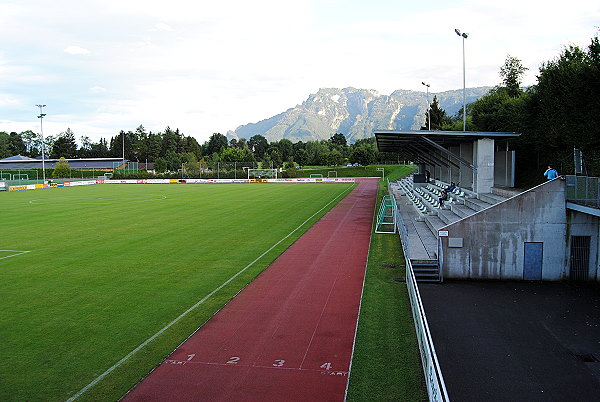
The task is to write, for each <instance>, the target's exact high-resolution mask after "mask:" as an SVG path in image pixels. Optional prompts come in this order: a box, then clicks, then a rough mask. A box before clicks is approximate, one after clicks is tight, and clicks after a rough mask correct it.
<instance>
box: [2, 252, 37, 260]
mask: <svg viewBox="0 0 600 402" xmlns="http://www.w3.org/2000/svg"><path fill="white" fill-rule="evenodd" d="M2 251H8V252H14V254H11V255H7V256H4V257H0V260H3V259H5V258H10V257H16V256H18V255H21V254H25V253H31V250H29V251H25V250H0V252H2Z"/></svg>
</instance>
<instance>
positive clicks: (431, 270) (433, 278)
mask: <svg viewBox="0 0 600 402" xmlns="http://www.w3.org/2000/svg"><path fill="white" fill-rule="evenodd" d="M411 264H412V267H413V272H414V273H415V278H416V279H417V281H419V282H439V281H440V268H439V265H438V261H437V260H430V261H415V260H411Z"/></svg>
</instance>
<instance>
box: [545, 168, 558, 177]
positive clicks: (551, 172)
mask: <svg viewBox="0 0 600 402" xmlns="http://www.w3.org/2000/svg"><path fill="white" fill-rule="evenodd" d="M544 176H546V178H547V179H548V180H553V179H556V178H557V177H558V172H557V171H556V169H553V168H552V167H550V166H548V169H546V171H545V172H544Z"/></svg>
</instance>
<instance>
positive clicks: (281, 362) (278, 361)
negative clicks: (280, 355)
mask: <svg viewBox="0 0 600 402" xmlns="http://www.w3.org/2000/svg"><path fill="white" fill-rule="evenodd" d="M284 364H285V360H275V363H273V366H274V367H281V366H283V365H284Z"/></svg>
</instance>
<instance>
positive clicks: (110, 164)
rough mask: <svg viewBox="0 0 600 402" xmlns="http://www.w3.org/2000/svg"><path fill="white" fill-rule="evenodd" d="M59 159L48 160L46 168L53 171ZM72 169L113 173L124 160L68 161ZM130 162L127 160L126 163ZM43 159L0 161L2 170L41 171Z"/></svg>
mask: <svg viewBox="0 0 600 402" xmlns="http://www.w3.org/2000/svg"><path fill="white" fill-rule="evenodd" d="M57 161H58V159H46V160H45V161H44V166H45V167H46V168H47V169H53V168H54V166H55V165H56V162H57ZM67 162H69V166H71V169H77V170H105V171H112V170H113V168H122V165H123V158H82V159H67ZM127 162H128V161H127V160H125V163H127ZM41 168H42V158H41V157H38V158H29V157H27V156H22V155H15V156H10V157H8V158H4V159H0V170H14V169H41Z"/></svg>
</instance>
